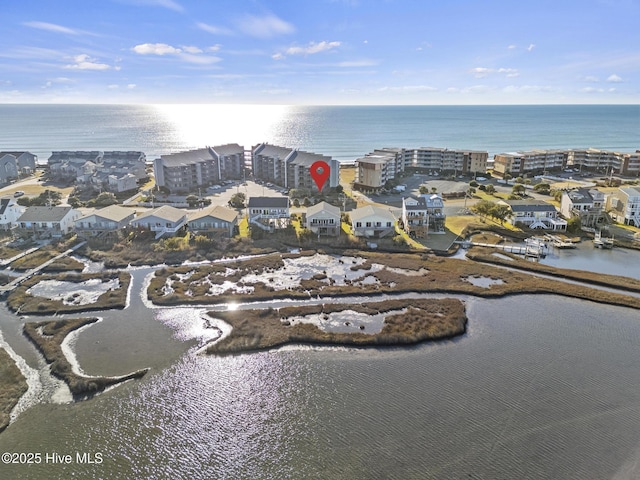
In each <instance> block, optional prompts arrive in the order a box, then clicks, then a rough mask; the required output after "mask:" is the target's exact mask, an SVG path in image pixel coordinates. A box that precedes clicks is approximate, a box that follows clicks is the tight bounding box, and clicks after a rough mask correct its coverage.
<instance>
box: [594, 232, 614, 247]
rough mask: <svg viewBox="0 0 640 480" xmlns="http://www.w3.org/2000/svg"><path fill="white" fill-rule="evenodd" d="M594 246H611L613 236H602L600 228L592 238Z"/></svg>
mask: <svg viewBox="0 0 640 480" xmlns="http://www.w3.org/2000/svg"><path fill="white" fill-rule="evenodd" d="M593 244H594V245H595V246H596V248H607V249H608V248H613V237H603V236H602V230H598V231H597V232H596V235H595V237H594V239H593Z"/></svg>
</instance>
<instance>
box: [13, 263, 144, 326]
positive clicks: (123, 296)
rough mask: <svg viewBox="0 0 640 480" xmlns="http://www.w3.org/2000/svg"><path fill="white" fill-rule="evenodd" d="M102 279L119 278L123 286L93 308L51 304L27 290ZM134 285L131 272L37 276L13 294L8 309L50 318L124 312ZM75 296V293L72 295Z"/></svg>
mask: <svg viewBox="0 0 640 480" xmlns="http://www.w3.org/2000/svg"><path fill="white" fill-rule="evenodd" d="M94 278H99V279H101V280H102V281H103V282H107V281H109V280H112V279H114V278H118V279H119V282H120V286H119V287H118V288H117V289H115V290H110V291H107V292H105V293H103V294H102V295H100V297H99V298H98V300H97V301H96V302H95V303H92V304H89V305H65V304H64V303H63V302H62V301H61V300H51V299H46V298H43V297H36V296H33V295H30V294H29V293H27V290H29V288H31V287H32V286H34V285H35V284H37V283H39V282H41V281H43V280H60V281H65V282H73V283H81V282H84V281H86V280H91V279H94ZM129 282H131V275H130V274H129V273H128V272H101V273H82V274H81V273H63V274H60V275H37V276H34V277H32V278H30V279H28V280H26V281H25V282H23V283H22V284H21V285H20V286H19V287H17V288H16V289H15V290H13V291H12V292H11V293H10V294H9V296H8V297H7V305H8V306H9V308H10V309H11V310H13V311H14V312H20V313H22V314H35V315H49V314H53V313H73V312H88V311H95V310H107V309H118V308H119V309H122V308H124V307H125V306H126V303H127V291H128V289H129ZM69 294H70V295H71V294H73V292H72V291H71V292H69Z"/></svg>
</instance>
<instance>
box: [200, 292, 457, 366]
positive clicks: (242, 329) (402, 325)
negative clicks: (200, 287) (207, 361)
mask: <svg viewBox="0 0 640 480" xmlns="http://www.w3.org/2000/svg"><path fill="white" fill-rule="evenodd" d="M406 303H407V302H406V300H386V301H382V302H375V303H368V304H366V305H362V304H353V305H346V304H340V305H338V304H325V305H306V306H302V307H285V308H281V309H279V310H275V309H263V310H236V311H226V312H210V313H209V316H211V317H215V318H220V319H222V320H224V321H225V322H227V323H229V324H230V325H231V326H232V330H231V333H230V334H229V335H228V336H227V337H225V338H223V339H222V340H220V341H218V342H216V343H214V344H212V345H210V346H209V347H208V349H207V352H208V353H212V354H228V353H237V352H244V351H251V350H263V349H269V348H274V347H279V346H282V345H286V344H311V345H349V346H363V347H364V346H392V345H410V344H415V343H419V342H423V341H426V340H439V339H444V338H451V337H453V336H456V335H461V334H463V333H464V332H465V329H466V323H467V317H466V313H465V307H464V303H463V302H461V301H460V300H457V299H451V298H446V299H437V300H436V299H428V300H426V299H423V300H412V301H411V307H410V308H409V309H408V311H407V313H406V314H393V315H389V316H387V317H386V318H385V320H384V324H383V327H382V330H381V331H380V332H379V333H375V334H367V333H363V332H355V333H337V332H327V331H323V330H321V329H320V328H318V327H317V326H315V325H312V324H308V323H296V324H295V325H291V322H290V321H289V320H290V319H292V318H294V317H300V316H304V315H311V314H318V313H327V314H328V313H334V312H341V311H344V310H354V311H356V312H359V313H365V314H368V315H374V314H379V313H384V312H389V311H393V310H399V309H402V308H405V307H406Z"/></svg>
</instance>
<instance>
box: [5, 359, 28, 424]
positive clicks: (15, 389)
mask: <svg viewBox="0 0 640 480" xmlns="http://www.w3.org/2000/svg"><path fill="white" fill-rule="evenodd" d="M28 389H29V386H28V384H27V379H26V378H25V377H24V375H23V374H22V372H21V371H20V369H19V368H18V365H17V364H16V362H15V361H14V360H13V358H11V355H9V353H8V352H7V351H6V350H5V349H4V348H1V347H0V433H2V432H3V431H4V430H5V429H6V428H7V427H8V426H9V423H10V422H11V412H12V411H13V409H14V408H15V406H16V405H17V404H18V402H19V401H20V398H22V396H23V395H24V394H25V393H26V392H27V390H28Z"/></svg>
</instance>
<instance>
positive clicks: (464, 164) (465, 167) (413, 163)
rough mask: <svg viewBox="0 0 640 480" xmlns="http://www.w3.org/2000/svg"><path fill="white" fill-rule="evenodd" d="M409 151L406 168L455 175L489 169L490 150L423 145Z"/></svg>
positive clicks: (477, 172)
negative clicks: (452, 148)
mask: <svg viewBox="0 0 640 480" xmlns="http://www.w3.org/2000/svg"><path fill="white" fill-rule="evenodd" d="M407 152H408V153H409V155H407V156H405V159H406V161H405V168H415V169H417V170H420V171H429V172H431V171H434V172H450V173H453V174H454V175H458V174H465V175H466V174H483V173H485V172H486V171H487V161H488V159H489V152H486V151H481V150H456V149H454V150H451V149H448V148H436V147H421V148H416V149H414V150H408V151H407Z"/></svg>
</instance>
